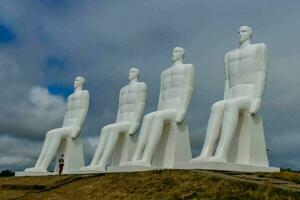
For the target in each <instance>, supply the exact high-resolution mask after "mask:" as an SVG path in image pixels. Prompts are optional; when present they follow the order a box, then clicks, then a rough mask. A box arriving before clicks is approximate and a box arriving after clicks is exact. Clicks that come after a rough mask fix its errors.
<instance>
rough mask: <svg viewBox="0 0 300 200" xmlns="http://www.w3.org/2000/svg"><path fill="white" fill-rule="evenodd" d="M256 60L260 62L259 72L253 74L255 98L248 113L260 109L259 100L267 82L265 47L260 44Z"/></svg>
mask: <svg viewBox="0 0 300 200" xmlns="http://www.w3.org/2000/svg"><path fill="white" fill-rule="evenodd" d="M258 59H259V60H260V61H261V62H260V66H259V70H258V71H257V72H256V74H255V94H254V95H255V96H254V100H253V101H252V105H251V107H250V113H252V114H253V113H256V112H258V110H259V109H260V107H261V103H262V101H261V99H262V96H263V94H264V90H265V87H266V82H267V47H266V45H265V44H261V45H260V46H259V48H258Z"/></svg>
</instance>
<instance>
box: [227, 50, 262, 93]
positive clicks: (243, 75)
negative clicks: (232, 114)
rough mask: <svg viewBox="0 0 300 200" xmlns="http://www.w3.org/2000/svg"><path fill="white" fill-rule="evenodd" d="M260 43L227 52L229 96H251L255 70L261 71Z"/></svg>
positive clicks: (253, 87)
mask: <svg viewBox="0 0 300 200" xmlns="http://www.w3.org/2000/svg"><path fill="white" fill-rule="evenodd" d="M260 45H261V44H251V45H248V46H247V47H245V48H242V49H235V50H233V51H231V52H229V53H228V54H227V56H228V57H227V59H228V76H229V77H228V79H229V88H230V89H229V92H230V94H229V97H231V98H234V97H243V96H247V97H253V96H254V92H255V91H254V90H255V80H256V72H259V71H261V67H262V66H261V63H262V60H261V59H265V58H264V57H263V56H264V55H260V54H261V52H262V51H259V48H261V47H260Z"/></svg>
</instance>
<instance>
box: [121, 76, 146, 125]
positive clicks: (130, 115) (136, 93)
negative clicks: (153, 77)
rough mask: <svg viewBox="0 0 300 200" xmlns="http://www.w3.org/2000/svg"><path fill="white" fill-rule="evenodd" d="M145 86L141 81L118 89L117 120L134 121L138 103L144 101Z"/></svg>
mask: <svg viewBox="0 0 300 200" xmlns="http://www.w3.org/2000/svg"><path fill="white" fill-rule="evenodd" d="M146 90H147V87H146V85H145V83H143V82H136V83H132V84H129V85H126V86H125V87H123V88H122V89H121V90H120V97H119V113H118V115H119V116H118V117H117V119H118V121H117V122H131V121H134V119H135V117H136V116H135V115H136V114H137V113H136V109H137V104H138V103H145V98H146V95H147V94H146V93H147V91H146Z"/></svg>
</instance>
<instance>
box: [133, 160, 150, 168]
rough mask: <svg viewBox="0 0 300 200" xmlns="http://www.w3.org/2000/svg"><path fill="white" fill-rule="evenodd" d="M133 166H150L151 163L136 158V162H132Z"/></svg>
mask: <svg viewBox="0 0 300 200" xmlns="http://www.w3.org/2000/svg"><path fill="white" fill-rule="evenodd" d="M134 165H135V166H141V167H151V163H150V162H147V161H145V160H138V161H136V162H134Z"/></svg>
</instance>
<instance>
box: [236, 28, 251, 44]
mask: <svg viewBox="0 0 300 200" xmlns="http://www.w3.org/2000/svg"><path fill="white" fill-rule="evenodd" d="M251 34H252V33H251V28H250V27H248V26H241V27H240V29H239V30H238V38H239V42H244V41H246V40H249V39H250V38H251Z"/></svg>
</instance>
